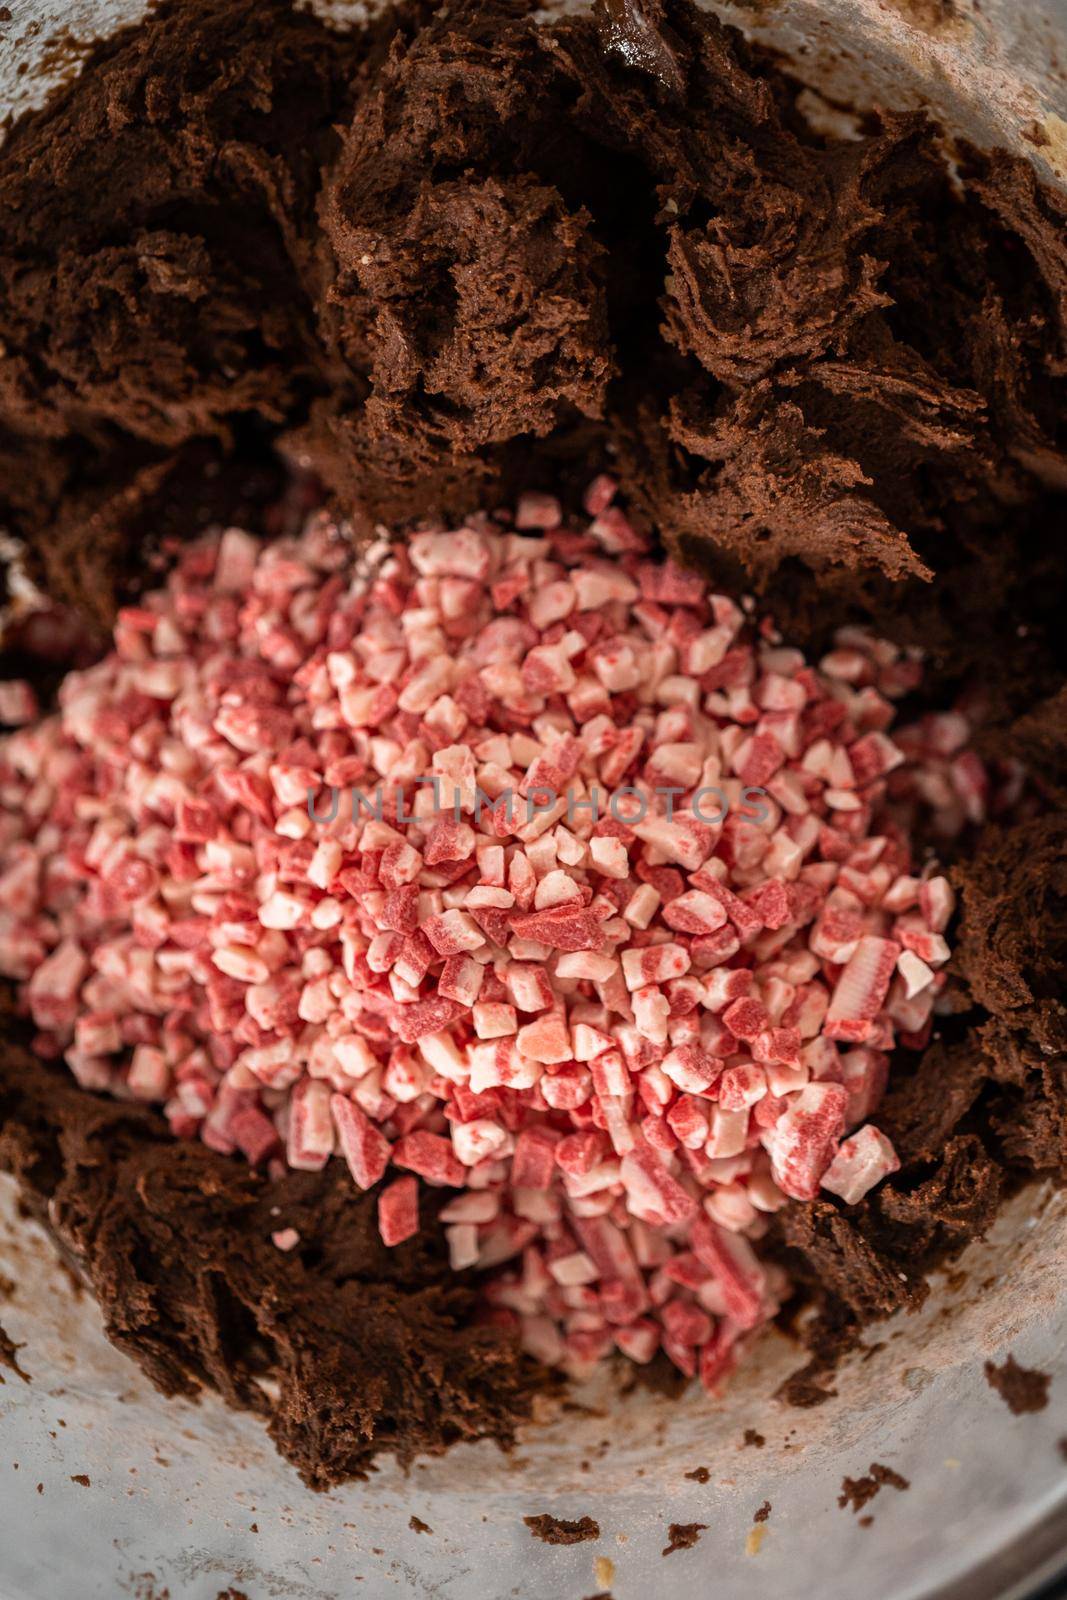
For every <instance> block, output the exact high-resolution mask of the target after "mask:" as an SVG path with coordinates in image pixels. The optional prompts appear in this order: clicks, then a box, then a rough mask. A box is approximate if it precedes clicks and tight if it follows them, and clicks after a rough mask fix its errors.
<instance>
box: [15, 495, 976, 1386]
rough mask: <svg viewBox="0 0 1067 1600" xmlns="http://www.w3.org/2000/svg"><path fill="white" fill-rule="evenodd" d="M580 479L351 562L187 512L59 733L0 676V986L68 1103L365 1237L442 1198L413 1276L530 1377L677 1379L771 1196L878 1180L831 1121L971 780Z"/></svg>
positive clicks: (880, 1014) (940, 727) (849, 1107)
mask: <svg viewBox="0 0 1067 1600" xmlns="http://www.w3.org/2000/svg"><path fill="white" fill-rule="evenodd" d="M615 495H616V486H615V484H614V482H613V481H612V480H611V479H610V478H607V477H601V478H598V479H596V480H595V481H594V482H593V484H592V485H591V486H590V488H589V491H588V493H587V496H586V509H587V511H588V513H589V515H590V517H591V519H592V520H591V523H590V525H589V527H588V529H587V530H586V531H584V532H583V531H581V530H579V529H576V528H573V527H570V526H568V525H567V524H566V521H565V518H564V513H563V509H562V507H561V506H560V504H559V502H558V501H556V500H555V499H554V498H552V497H551V496H546V495H539V494H529V495H525V496H523V497H522V499H521V500H520V503H519V506H518V508H517V514H516V518H515V523H514V527H513V529H512V530H508V529H507V528H506V527H504V526H502V525H501V521H500V519H494V520H492V521H490V520H489V519H488V518H484V517H478V516H476V517H472V518H471V519H470V520H469V521H468V522H467V523H466V525H465V526H463V527H462V528H460V529H458V530H456V531H454V532H448V531H446V530H444V529H442V528H435V529H429V530H426V531H423V532H419V533H417V534H415V535H414V536H413V537H412V538H411V539H410V540H409V541H408V542H407V543H406V544H405V543H403V542H399V541H398V542H395V543H390V542H389V541H388V540H382V541H380V542H379V544H378V545H377V546H376V547H375V552H374V555H373V557H368V558H367V559H366V560H364V561H363V563H362V564H360V565H355V564H354V563H352V562H351V559H350V554H349V550H348V547H347V544H346V541H345V539H344V538H342V537H338V531H339V530H337V529H336V528H335V527H334V526H333V525H332V524H331V523H330V522H329V520H328V519H327V518H326V517H325V515H324V514H322V513H318V514H315V515H313V516H312V517H311V518H310V519H309V521H308V523H307V524H306V526H305V529H304V531H303V532H302V534H300V535H299V536H297V537H294V538H284V539H279V540H276V541H275V542H274V543H272V544H261V543H260V542H259V541H257V540H256V539H254V538H252V537H251V536H250V535H248V534H246V533H244V532H242V531H241V530H239V529H227V530H226V531H225V532H224V533H222V534H221V536H215V537H213V538H212V537H209V538H207V539H204V540H201V541H199V542H198V543H196V544H192V545H189V546H188V547H186V548H185V549H184V550H183V552H182V553H181V555H180V556H179V558H178V562H177V566H176V568H175V570H174V571H173V573H172V574H171V576H170V578H169V580H168V583H167V587H166V588H165V589H164V590H163V591H161V592H160V593H158V594H156V595H152V596H147V597H145V600H144V602H143V604H141V605H138V606H133V607H127V608H126V609H125V610H124V611H123V612H122V613H121V614H120V617H119V621H118V625H117V627H116V633H115V648H114V650H113V651H112V653H111V654H110V655H108V656H107V657H106V658H105V659H104V660H103V661H101V662H99V663H98V664H97V665H96V666H94V667H91V668H89V669H88V670H86V671H83V672H74V673H72V674H70V676H69V677H68V679H67V680H66V682H65V684H64V685H63V688H62V689H61V691H60V695H59V707H58V711H57V712H56V714H55V715H53V716H50V717H46V718H44V719H43V720H39V721H38V720H35V719H36V718H37V711H36V706H35V702H34V700H33V695H32V691H31V690H30V687H29V685H26V684H23V683H21V682H9V683H5V684H0V722H3V723H4V724H6V725H7V727H8V728H9V729H12V730H13V731H11V732H8V733H7V734H6V735H5V736H4V737H3V738H2V739H0V795H2V797H3V804H4V809H5V814H6V815H7V817H8V818H9V819H10V820H9V825H8V827H7V829H6V831H5V832H4V833H3V836H2V838H0V972H3V974H5V975H6V976H8V977H10V978H12V979H14V980H15V981H16V982H17V983H18V984H19V985H20V986H21V996H22V1001H23V1004H24V1006H25V1008H26V1010H27V1011H28V1013H29V1015H30V1017H31V1018H32V1020H33V1022H34V1024H35V1026H36V1028H37V1029H38V1031H39V1038H40V1043H41V1048H42V1050H44V1051H45V1052H46V1053H47V1054H49V1055H50V1056H52V1057H54V1058H55V1059H62V1060H65V1061H66V1063H67V1065H68V1067H69V1069H70V1071H71V1073H72V1075H73V1076H74V1077H75V1079H76V1080H77V1082H78V1083H79V1084H81V1085H82V1086H83V1087H85V1088H86V1089H90V1090H94V1091H98V1092H111V1093H115V1094H118V1095H125V1096H131V1097H133V1098H135V1099H138V1100H144V1101H149V1102H154V1103H156V1104H158V1105H160V1106H161V1107H162V1109H163V1114H164V1115H165V1117H166V1118H167V1120H168V1122H169V1124H170V1126H171V1129H172V1131H173V1133H174V1134H175V1136H177V1137H190V1136H193V1135H197V1134H198V1135H199V1136H200V1137H201V1138H202V1139H203V1140H204V1141H205V1142H206V1143H207V1144H209V1145H210V1146H211V1147H212V1148H213V1149H215V1150H217V1151H219V1152H220V1153H221V1154H224V1155H233V1154H239V1155H240V1156H241V1157H242V1158H243V1159H245V1160H247V1161H249V1162H252V1163H268V1164H270V1167H271V1170H273V1167H274V1165H275V1164H278V1163H281V1162H282V1161H284V1162H286V1163H287V1164H288V1165H289V1166H291V1167H295V1168H298V1169H303V1170H308V1171H314V1170H317V1169H319V1168H321V1167H323V1166H324V1165H325V1164H326V1162H328V1161H329V1160H330V1158H331V1156H334V1155H336V1156H337V1157H339V1158H341V1159H343V1160H344V1161H345V1163H346V1164H347V1166H348V1169H349V1171H350V1173H351V1177H352V1181H353V1182H354V1184H355V1185H356V1186H357V1187H358V1188H360V1189H361V1190H376V1192H377V1209H378V1221H379V1229H380V1233H381V1237H382V1239H383V1241H384V1243H385V1244H386V1245H387V1246H395V1245H397V1244H400V1243H402V1242H403V1241H404V1240H406V1239H409V1238H412V1237H413V1236H414V1235H415V1234H416V1233H417V1232H418V1230H419V1225H420V1224H419V1195H420V1192H421V1188H422V1185H429V1186H431V1187H436V1188H439V1189H440V1188H445V1189H448V1190H451V1191H454V1192H453V1193H452V1194H450V1195H449V1196H448V1197H447V1198H446V1202H445V1204H444V1205H443V1206H441V1207H439V1208H438V1210H439V1218H440V1223H441V1226H442V1227H443V1229H444V1237H445V1241H446V1243H447V1248H448V1253H449V1259H450V1261H451V1264H452V1266H453V1268H454V1269H455V1270H456V1271H467V1270H470V1269H477V1270H479V1271H480V1272H482V1273H483V1274H484V1284H485V1289H484V1292H485V1297H486V1299H487V1301H488V1302H489V1305H490V1307H491V1308H495V1309H496V1310H497V1311H498V1312H499V1314H500V1316H501V1317H502V1318H505V1319H507V1320H508V1322H509V1325H516V1326H517V1327H518V1330H519V1335H520V1337H521V1339H522V1341H523V1343H524V1345H525V1347H526V1349H527V1350H529V1351H530V1352H531V1354H534V1355H536V1356H538V1357H539V1358H540V1359H544V1360H548V1361H551V1362H555V1363H561V1364H563V1365H564V1366H566V1367H568V1368H569V1369H570V1370H572V1371H587V1370H588V1368H589V1367H590V1365H592V1364H593V1363H594V1362H595V1361H596V1360H598V1359H600V1358H601V1357H602V1356H605V1355H607V1354H608V1353H609V1352H610V1351H611V1350H612V1349H616V1350H619V1351H622V1352H623V1353H625V1354H626V1355H627V1356H628V1357H629V1358H630V1359H631V1360H634V1361H636V1362H647V1361H649V1360H651V1359H652V1357H653V1355H655V1353H656V1352H657V1351H658V1350H660V1349H662V1350H663V1351H665V1352H666V1354H667V1355H668V1357H669V1358H670V1359H671V1360H672V1361H674V1362H675V1364H676V1365H677V1366H678V1367H679V1368H680V1369H681V1370H682V1371H683V1372H684V1373H686V1374H688V1375H699V1377H700V1379H701V1381H702V1382H703V1383H704V1384H705V1386H706V1387H707V1388H709V1389H711V1390H716V1389H717V1388H718V1386H719V1385H720V1384H721V1382H722V1380H723V1378H724V1376H725V1374H726V1373H727V1372H728V1371H729V1370H730V1369H731V1368H732V1366H733V1365H734V1364H735V1362H736V1361H737V1359H738V1357H739V1354H740V1353H741V1351H742V1350H743V1347H744V1344H745V1342H746V1340H748V1339H749V1338H750V1337H751V1336H752V1334H753V1333H754V1331H755V1330H756V1329H757V1328H759V1327H760V1326H761V1325H762V1324H763V1323H765V1322H766V1321H767V1320H768V1319H769V1318H770V1317H772V1316H773V1315H774V1314H775V1311H776V1308H777V1305H778V1303H779V1301H780V1299H781V1298H782V1296H783V1294H784V1292H785V1288H786V1285H785V1281H784V1278H783V1275H782V1274H781V1273H780V1271H779V1270H778V1269H777V1268H776V1267H774V1266H771V1265H767V1264H765V1263H763V1262H762V1261H761V1260H760V1259H759V1256H758V1254H757V1248H758V1242H759V1239H760V1237H761V1234H762V1231H763V1228H764V1227H765V1219H766V1216H767V1215H768V1214H770V1213H773V1212H774V1211H776V1210H778V1209H779V1208H780V1207H781V1206H782V1205H783V1204H786V1203H787V1201H788V1200H789V1199H797V1200H810V1199H812V1198H814V1197H815V1196H816V1195H817V1194H818V1193H819V1191H820V1189H825V1190H826V1191H827V1192H829V1193H831V1194H835V1195H837V1196H838V1197H839V1198H840V1200H841V1201H842V1202H843V1203H845V1204H854V1203H856V1202H857V1201H858V1200H860V1199H862V1197H863V1196H864V1195H865V1194H866V1193H867V1192H868V1191H869V1190H870V1188H871V1187H873V1185H874V1184H876V1183H878V1182H879V1181H881V1179H882V1178H884V1177H885V1176H886V1175H887V1174H889V1173H890V1172H892V1171H894V1170H896V1166H897V1161H896V1156H895V1154H894V1152H893V1149H892V1146H891V1145H890V1143H889V1141H888V1140H887V1139H886V1138H885V1136H884V1135H883V1134H882V1133H880V1132H879V1131H878V1130H877V1128H875V1127H874V1126H873V1125H872V1124H871V1123H870V1122H869V1121H868V1120H867V1119H868V1118H870V1117H871V1116H872V1115H873V1114H874V1113H875V1112H876V1111H877V1106H878V1102H879V1100H880V1098H881V1096H882V1094H883V1092H884V1089H885V1084H886V1078H887V1074H888V1070H889V1059H890V1052H891V1050H892V1048H893V1047H894V1045H896V1044H904V1045H914V1043H915V1041H916V1040H918V1039H921V1038H922V1037H923V1036H924V1030H926V1031H928V1029H929V1026H930V1018H931V1014H932V1012H933V1008H934V1003H935V1000H936V997H937V995H938V993H939V992H940V988H941V985H942V984H943V982H944V978H943V975H942V974H941V973H940V971H939V969H940V968H941V967H943V965H944V963H945V961H946V960H947V959H948V957H949V955H950V953H951V949H950V944H949V939H948V937H947V936H948V933H949V929H950V927H951V922H952V916H953V912H954V907H955V902H954V895H953V891H952V889H951V886H950V885H949V883H948V881H947V880H946V879H945V878H944V877H941V876H938V875H936V873H935V872H934V870H933V868H932V867H927V868H926V869H925V870H924V871H922V872H920V871H918V870H917V869H916V867H915V863H914V861H913V859H912V855H911V851H910V849H909V846H908V838H909V835H910V832H911V824H912V822H913V821H914V819H915V818H916V817H918V816H919V815H920V813H923V814H924V815H925V817H926V818H927V819H928V821H929V824H930V831H931V832H932V833H933V834H934V835H935V836H938V835H940V836H943V837H952V836H953V835H954V834H956V833H958V832H959V831H960V829H961V828H962V827H964V826H966V825H968V824H969V823H972V822H980V821H982V820H984V818H985V817H986V816H987V815H988V813H989V810H990V807H991V805H992V804H993V801H994V796H995V790H994V786H993V784H992V782H991V778H990V774H989V773H988V772H987V770H986V769H985V767H984V765H983V763H982V762H981V761H980V760H979V758H978V757H977V755H975V753H974V751H973V750H972V749H971V748H970V735H971V727H970V723H969V721H968V718H967V717H966V716H965V715H964V714H963V713H960V712H949V713H946V714H944V715H942V716H940V717H936V716H934V717H924V718H923V719H922V720H921V721H920V722H919V723H918V724H916V725H914V726H912V727H905V728H897V727H895V726H894V722H895V710H894V705H893V701H894V699H896V698H899V697H900V695H901V694H903V693H904V692H905V691H906V690H907V689H909V688H912V687H914V686H915V683H916V682H917V675H918V663H917V662H916V661H915V660H914V659H913V657H912V656H910V655H907V654H905V653H904V652H902V651H900V650H898V649H897V648H896V647H895V646H893V645H892V644H887V643H886V642H885V641H879V640H875V639H873V638H869V637H868V636H867V635H866V634H865V633H863V632H862V631H861V630H858V629H850V630H843V633H842V636H841V637H840V638H839V640H838V642H837V647H836V648H835V649H833V650H832V651H831V652H830V653H829V654H828V655H827V656H825V657H824V659H823V660H822V662H821V663H820V664H819V665H818V666H817V667H812V666H809V665H807V664H806V663H805V661H804V658H803V656H802V655H801V653H800V652H799V651H797V650H794V649H791V648H789V647H786V646H783V645H781V644H778V643H777V642H775V637H776V636H774V634H773V629H772V628H770V626H769V625H766V626H764V625H763V624H761V623H760V622H759V621H758V619H756V618H755V612H754V607H752V606H751V605H750V604H749V603H748V602H746V604H745V605H744V606H739V605H738V604H736V603H735V602H734V601H732V600H731V599H729V598H728V597H726V596H722V595H714V594H709V593H708V591H707V585H706V583H705V580H704V579H703V578H702V577H701V576H700V575H699V574H696V573H692V572H687V571H684V570H683V569H681V568H679V567H677V566H675V565H674V564H673V563H672V562H666V563H663V562H659V561H657V560H655V559H653V557H652V556H651V554H650V551H649V549H648V548H647V543H646V541H645V540H644V538H643V536H642V535H641V534H639V533H638V532H637V531H636V530H635V529H634V528H633V527H632V526H631V524H630V523H629V521H628V519H627V518H626V516H625V513H624V512H623V511H622V510H621V509H620V508H619V507H618V506H617V505H616V504H615V503H614V501H615ZM528 534H529V536H527V535H528ZM327 597H328V600H329V604H328V605H327V604H326V603H325V601H326V598H327ZM851 1129H855V1130H857V1131H854V1132H849V1131H848V1130H851ZM272 1237H273V1240H274V1243H275V1244H276V1245H277V1247H278V1248H279V1249H282V1250H287V1249H292V1248H294V1247H295V1246H296V1244H297V1243H298V1242H299V1235H298V1234H297V1232H296V1230H295V1229H291V1228H283V1229H279V1230H278V1231H277V1232H276V1233H275V1234H273V1235H272Z"/></svg>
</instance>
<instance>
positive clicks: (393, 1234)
mask: <svg viewBox="0 0 1067 1600" xmlns="http://www.w3.org/2000/svg"><path fill="white" fill-rule="evenodd" d="M418 1231H419V1186H418V1184H417V1183H416V1181H415V1179H414V1178H397V1179H396V1180H395V1181H394V1182H393V1183H390V1184H387V1185H386V1187H385V1188H384V1189H383V1190H382V1191H381V1193H380V1194H379V1196H378V1232H379V1233H380V1234H381V1236H382V1243H383V1244H384V1245H387V1246H389V1247H390V1248H391V1247H392V1246H393V1245H396V1244H403V1242H404V1240H405V1239H412V1238H414V1236H415V1234H417V1233H418Z"/></svg>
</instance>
